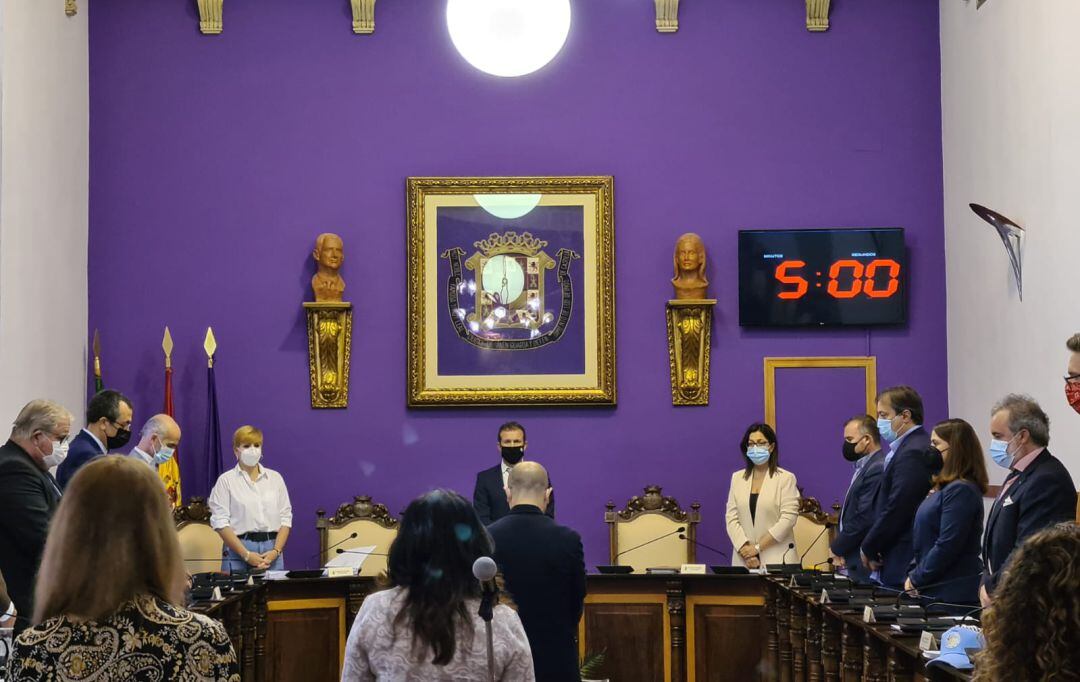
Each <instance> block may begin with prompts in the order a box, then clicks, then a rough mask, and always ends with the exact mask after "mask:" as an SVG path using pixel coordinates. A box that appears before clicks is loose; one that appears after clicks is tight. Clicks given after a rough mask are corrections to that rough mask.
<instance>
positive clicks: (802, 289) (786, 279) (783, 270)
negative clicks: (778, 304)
mask: <svg viewBox="0 0 1080 682" xmlns="http://www.w3.org/2000/svg"><path fill="white" fill-rule="evenodd" d="M805 267H806V262H805V261H801V260H786V261H784V262H783V263H781V264H780V265H778V266H776V279H778V280H779V281H780V282H781V283H782V284H794V285H795V289H794V290H792V291H781V292H780V293H779V294H777V295H776V296H777V298H782V299H785V300H794V299H796V298H802V297H803V296H805V295H806V290H807V289H809V288H810V282H807V281H806V280H805V279H803V278H802V277H796V276H795V275H789V274H787V273H788V270H797V269H799V268H805Z"/></svg>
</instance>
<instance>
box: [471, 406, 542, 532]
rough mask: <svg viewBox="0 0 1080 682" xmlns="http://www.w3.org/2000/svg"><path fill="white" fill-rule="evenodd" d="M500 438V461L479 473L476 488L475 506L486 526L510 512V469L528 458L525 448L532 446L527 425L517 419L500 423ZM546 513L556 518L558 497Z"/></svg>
mask: <svg viewBox="0 0 1080 682" xmlns="http://www.w3.org/2000/svg"><path fill="white" fill-rule="evenodd" d="M498 439H499V456H500V461H499V463H498V464H496V465H495V466H493V467H491V468H489V469H484V470H483V471H481V472H480V473H478V474H476V486H475V487H474V488H473V508H474V509H476V515H477V516H479V517H480V521H481V523H483V524H484V525H485V526H490V525H491V524H492V523H495V522H496V521H498V520H499V519H501V518H502V517H504V516H506V515H507V514H509V513H510V505H509V504H508V503H507V501H506V482H507V480H508V479H509V477H510V470H511V469H513V468H514V466H515V465H516V464H517V463H518V462H520V461H521V460H522V459H524V458H525V448H526V447H528V442H527V441H526V440H525V427H524V426H522V425H521V424H518V423H517V422H506V423H505V424H503V425H502V426H500V427H499V432H498ZM545 513H546V514H547V515H548V516H550V517H551V518H555V498H554V497H552V498H551V500H550V501H549V502H548V507H547V511H546V512H545Z"/></svg>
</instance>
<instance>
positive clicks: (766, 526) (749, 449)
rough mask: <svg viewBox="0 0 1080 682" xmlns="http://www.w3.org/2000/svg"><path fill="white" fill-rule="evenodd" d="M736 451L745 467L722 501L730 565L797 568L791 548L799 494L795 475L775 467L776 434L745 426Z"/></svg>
mask: <svg viewBox="0 0 1080 682" xmlns="http://www.w3.org/2000/svg"><path fill="white" fill-rule="evenodd" d="M739 449H740V450H742V457H743V462H744V463H745V466H743V467H742V468H740V469H739V470H738V471H736V472H735V473H733V474H732V475H731V486H730V487H729V488H728V499H727V532H728V537H729V538H730V539H731V545H732V547H733V549H734V551H733V552H732V553H731V565H732V566H746V567H747V568H760V567H762V566H765V565H767V564H783V563H795V564H797V563H799V555H798V553H797V552H796V551H795V550H794V549H792V548H791V545H793V544H794V543H795V521H797V520H798V516H799V489H798V487H797V485H796V481H795V474H793V473H791V472H790V471H786V470H784V469H781V468H780V466H779V461H780V444H779V443H777V441H776V432H775V431H773V428H772V427H771V426H769V425H768V424H751V425H750V426H749V427H748V428H747V429H746V433H744V434H743V437H742V441H740V442H739Z"/></svg>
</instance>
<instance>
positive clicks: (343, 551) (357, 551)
mask: <svg viewBox="0 0 1080 682" xmlns="http://www.w3.org/2000/svg"><path fill="white" fill-rule="evenodd" d="M336 552H337V553H338V554H363V555H365V556H390V555H389V554H387V553H386V552H365V551H364V550H362V549H339V550H336Z"/></svg>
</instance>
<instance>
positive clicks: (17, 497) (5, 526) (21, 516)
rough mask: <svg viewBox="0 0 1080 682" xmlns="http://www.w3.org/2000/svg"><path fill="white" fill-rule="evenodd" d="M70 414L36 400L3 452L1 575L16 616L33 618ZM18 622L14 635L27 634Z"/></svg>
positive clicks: (57, 499)
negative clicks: (53, 470)
mask: <svg viewBox="0 0 1080 682" xmlns="http://www.w3.org/2000/svg"><path fill="white" fill-rule="evenodd" d="M71 421H72V418H71V413H70V412H68V411H67V409H65V408H64V407H63V406H62V405H60V404H58V403H55V402H53V401H51V400H32V401H30V402H29V403H27V404H26V406H25V407H23V409H22V411H20V412H19V416H18V417H16V418H15V424H14V428H12V430H11V438H10V439H9V440H8V442H7V443H5V444H4V445H3V447H0V573H3V574H4V578H5V580H7V584H8V591H9V592H10V594H11V601H12V602H13V603H14V604H15V609H16V612H17V613H20V614H23V615H24V616H26V617H30V616H32V615H33V612H34V608H33V598H34V580H35V578H36V576H37V570H38V564H39V563H41V553H42V552H43V551H44V550H45V537H46V535H47V533H48V530H49V521H50V520H51V519H52V516H53V512H55V511H56V507H57V506H58V505H59V504H60V487H59V486H58V485H57V483H56V479H54V478H53V477H52V474H50V473H49V468H50V467H54V466H57V465H58V464H60V463H61V462H63V461H64V457H65V456H66V454H67V444H68V434H69V432H70V430H71ZM26 622H27V621H25V620H21V619H20V620H18V621H16V623H15V632H16V633H18V632H20V631H21V630H23V629H25V624H26Z"/></svg>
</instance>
